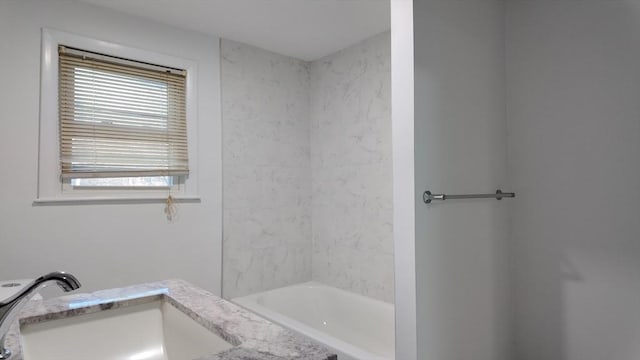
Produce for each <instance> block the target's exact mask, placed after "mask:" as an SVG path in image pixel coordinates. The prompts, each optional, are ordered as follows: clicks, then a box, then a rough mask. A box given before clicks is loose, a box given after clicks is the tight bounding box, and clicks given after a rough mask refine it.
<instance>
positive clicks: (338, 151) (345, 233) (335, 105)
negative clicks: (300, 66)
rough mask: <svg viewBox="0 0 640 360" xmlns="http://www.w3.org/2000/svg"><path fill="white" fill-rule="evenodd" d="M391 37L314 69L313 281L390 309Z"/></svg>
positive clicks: (323, 61) (386, 35)
mask: <svg viewBox="0 0 640 360" xmlns="http://www.w3.org/2000/svg"><path fill="white" fill-rule="evenodd" d="M390 41H391V40H390V34H389V33H388V32H386V33H383V34H380V35H377V36H374V37H373V38H370V39H368V40H365V41H363V42H361V43H359V44H356V45H354V46H352V47H349V48H347V49H344V50H342V51H339V52H337V53H335V54H332V55H329V56H327V57H325V58H323V59H320V60H317V61H314V62H313V63H312V64H311V67H310V71H311V97H310V98H311V106H310V121H311V174H312V175H311V179H312V201H311V204H312V206H311V207H312V211H311V213H312V215H311V223H312V234H313V235H312V238H313V252H312V277H313V279H314V280H316V281H320V282H322V283H325V284H328V285H332V286H336V287H339V288H343V289H346V290H350V291H355V292H358V293H361V294H363V295H365V296H370V297H373V298H376V299H380V300H383V301H386V302H393V288H394V284H393V274H394V269H393V183H392V181H393V179H392V174H393V169H392V163H391V48H390Z"/></svg>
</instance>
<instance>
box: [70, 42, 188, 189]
mask: <svg viewBox="0 0 640 360" xmlns="http://www.w3.org/2000/svg"><path fill="white" fill-rule="evenodd" d="M58 54H59V80H58V81H59V84H58V85H59V90H58V97H59V99H58V100H59V116H60V162H61V170H62V171H61V174H62V178H88V177H92V178H110V177H135V176H182V175H188V174H189V159H188V147H187V120H186V104H185V103H186V101H185V97H186V90H185V83H186V73H185V71H182V70H179V69H172V68H164V67H161V66H156V65H152V64H146V63H138V62H135V61H131V60H126V59H120V58H115V57H110V56H106V55H101V54H94V53H91V52H86V51H82V50H78V49H73V48H69V47H64V46H60V47H59V48H58Z"/></svg>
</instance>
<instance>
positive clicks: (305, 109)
mask: <svg viewBox="0 0 640 360" xmlns="http://www.w3.org/2000/svg"><path fill="white" fill-rule="evenodd" d="M389 46H390V39H389V33H384V34H381V35H378V36H375V37H373V38H371V39H369V40H366V41H364V42H362V43H360V44H357V45H355V46H353V47H350V48H348V49H345V50H342V51H340V52H338V53H336V54H334V55H331V56H328V57H326V58H323V59H321V60H317V61H315V62H311V63H309V62H303V61H300V60H296V59H293V58H289V57H285V56H282V55H278V54H274V53H271V52H268V51H265V50H261V49H258V48H255V47H252V46H249V45H244V44H241V43H237V42H233V41H228V40H222V45H221V53H222V59H221V61H222V68H221V69H222V75H221V77H222V99H223V100H222V102H223V107H222V108H223V114H222V117H223V143H224V150H223V157H224V170H223V173H224V194H225V195H224V259H225V261H224V270H223V273H224V282H223V283H224V285H223V286H224V296H225V297H227V298H233V297H237V296H242V295H247V294H251V293H255V292H259V291H264V290H269V289H273V288H277V287H282V286H286V285H291V284H295V283H300V282H304V281H308V280H311V279H314V280H318V281H321V282H324V283H325V284H328V285H332V286H336V287H340V288H343V289H346V290H350V291H355V292H359V293H361V294H364V295H366V296H370V297H374V298H377V299H382V300H385V301H388V302H392V301H393V240H392V188H391V186H392V185H391V177H392V169H391V140H390V137H391V134H390V131H391V120H390V49H389Z"/></svg>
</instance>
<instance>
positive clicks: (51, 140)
mask: <svg viewBox="0 0 640 360" xmlns="http://www.w3.org/2000/svg"><path fill="white" fill-rule="evenodd" d="M58 45H67V46H72V47H77V48H80V49H84V50H88V51H93V52H97V53H104V54H109V55H112V56H118V57H122V58H125V59H132V60H136V61H142V62H148V63H152V64H158V65H163V66H167V67H173V68H179V69H184V70H186V71H187V79H186V93H187V98H186V112H187V138H188V141H189V145H188V153H189V167H190V174H189V177H188V178H186V179H185V181H184V182H183V183H181V184H179V185H180V186H179V189H178V188H176V189H173V188H172V192H171V195H172V196H173V197H174V198H176V199H178V200H180V199H181V198H182V199H185V200H189V201H192V200H198V199H199V196H198V154H197V149H198V144H197V140H198V136H197V135H198V118H197V111H196V109H197V70H198V69H197V63H196V62H195V61H192V60H189V59H184V58H180V57H176V56H172V55H167V54H161V53H157V52H153V51H148V50H143V49H139V48H133V47H129V46H125V45H122V44H118V43H115V42H110V41H104V40H97V39H92V38H88V37H84V36H80V35H75V34H71V33H66V32H62V31H57V30H52V29H47V28H42V52H41V72H40V76H41V79H40V80H41V84H40V129H39V132H40V134H39V135H40V138H39V151H38V155H39V157H38V189H37V194H36V200H35V202H34V203H38V204H43V203H69V202H78V203H86V202H89V203H94V202H109V203H113V202H116V203H117V202H118V201H119V200H122V201H123V202H126V203H129V202H132V201H133V202H135V201H137V200H141V201H144V202H149V201H150V200H152V201H153V200H157V201H164V200H165V199H166V197H167V195H168V193H169V190H168V189H166V188H165V189H93V190H87V189H82V190H71V191H70V190H69V188H68V187H66V188H65V187H64V182H63V181H62V179H61V176H60V175H61V174H60V151H59V146H58V144H59V136H58V131H59V129H58V121H59V119H58Z"/></svg>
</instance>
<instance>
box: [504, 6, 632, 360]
mask: <svg viewBox="0 0 640 360" xmlns="http://www.w3.org/2000/svg"><path fill="white" fill-rule="evenodd" d="M507 9H508V11H507V34H508V35H507V60H508V62H507V63H508V67H507V69H508V71H507V79H508V81H507V83H508V87H507V90H508V91H507V93H508V94H509V95H508V117H509V146H510V147H509V150H510V160H509V161H510V171H511V178H512V180H513V184H514V188H515V190H516V191H517V192H518V198H517V199H516V201H514V202H513V204H514V208H513V215H512V218H513V239H512V241H513V264H514V268H513V270H514V274H515V277H514V286H515V295H516V296H515V300H516V301H515V305H516V306H515V308H516V313H515V320H516V321H515V325H516V326H515V330H516V334H517V339H516V349H517V354H516V355H517V356H516V359H518V360H529V359H531V360H533V359H545V360H603V359H607V360H635V359H638V358H640V221H638V220H639V219H640V216H639V212H638V204H639V203H640V188H639V184H640V160H639V157H640V107H638V103H639V101H638V98H639V96H640V68H639V66H638V65H639V64H640V38H639V37H638V34H639V33H640V4H638V3H637V2H635V1H599V0H586V1H511V2H510V3H509V4H508V7H507Z"/></svg>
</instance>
